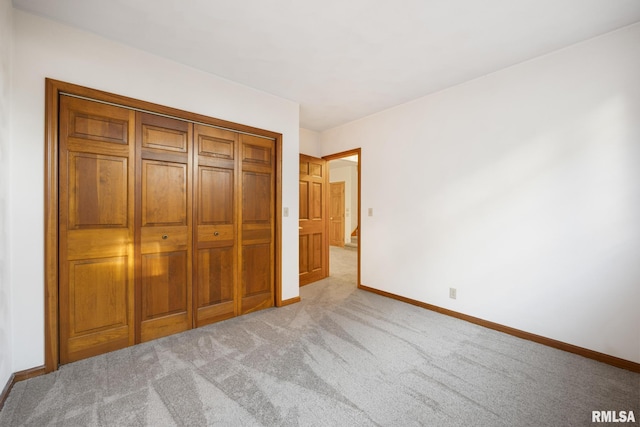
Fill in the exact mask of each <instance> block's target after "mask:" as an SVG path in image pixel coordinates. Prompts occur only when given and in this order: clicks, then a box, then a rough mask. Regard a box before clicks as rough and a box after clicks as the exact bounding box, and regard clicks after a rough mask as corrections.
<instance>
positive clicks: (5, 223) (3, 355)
mask: <svg viewBox="0 0 640 427" xmlns="http://www.w3.org/2000/svg"><path fill="white" fill-rule="evenodd" d="M12 17H13V15H12V7H11V0H0V390H2V389H3V388H4V386H5V384H6V383H7V380H8V379H9V377H10V376H11V373H12V372H13V370H12V366H13V363H12V343H11V315H10V312H11V306H10V304H9V301H10V300H11V287H10V285H9V283H10V282H9V245H8V243H9V238H8V230H9V177H10V175H9V160H8V158H9V140H10V137H11V132H10V116H11V114H10V113H11V92H10V90H11V38H12V21H13V19H12Z"/></svg>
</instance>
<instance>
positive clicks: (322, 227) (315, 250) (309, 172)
mask: <svg viewBox="0 0 640 427" xmlns="http://www.w3.org/2000/svg"><path fill="white" fill-rule="evenodd" d="M327 185H328V184H327V170H326V161H325V160H323V159H319V158H316V157H311V156H307V155H304V154H301V155H300V184H299V188H300V218H299V227H298V228H299V233H298V234H299V236H298V239H299V263H298V266H299V281H300V286H304V285H307V284H309V283H313V282H315V281H317V280H320V279H324V278H325V277H327V274H328V262H329V260H328V241H327V222H326V194H325V192H326V188H327Z"/></svg>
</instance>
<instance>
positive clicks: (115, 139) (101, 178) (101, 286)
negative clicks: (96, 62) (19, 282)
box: [58, 96, 134, 363]
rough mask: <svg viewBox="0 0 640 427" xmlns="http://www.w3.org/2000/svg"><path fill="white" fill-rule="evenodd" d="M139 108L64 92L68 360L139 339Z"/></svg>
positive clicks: (62, 244) (62, 235) (62, 277)
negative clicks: (136, 153)
mask: <svg viewBox="0 0 640 427" xmlns="http://www.w3.org/2000/svg"><path fill="white" fill-rule="evenodd" d="M133 123H134V115H133V113H131V112H130V111H128V110H126V109H123V108H119V107H114V106H110V105H104V104H100V103H96V102H92V101H87V100H81V99H76V98H71V97H67V96H62V97H61V98H60V116H59V125H60V133H59V136H60V146H59V162H60V166H59V170H60V175H59V185H60V187H59V204H60V215H59V224H58V230H59V310H60V337H59V338H60V343H59V344H60V363H69V362H73V361H76V360H79V359H84V358H86V357H91V356H94V355H97V354H101V353H105V352H108V351H112V350H116V349H120V348H123V347H127V346H129V345H131V344H133V343H134V312H133V292H134V256H133V255H134V254H133V246H134V245H133V242H134V228H133V226H134V221H133V219H134V216H133V214H134V187H133V185H134V154H133V153H134V151H133V150H134V141H133V136H134V132H133V129H134V128H133V126H134V124H133Z"/></svg>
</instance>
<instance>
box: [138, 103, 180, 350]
mask: <svg viewBox="0 0 640 427" xmlns="http://www.w3.org/2000/svg"><path fill="white" fill-rule="evenodd" d="M136 126H137V133H138V151H137V161H138V166H139V174H138V183H137V184H138V185H137V187H138V201H137V203H138V211H137V212H138V213H137V219H136V222H137V224H138V227H139V228H138V236H139V237H138V239H139V242H140V244H139V246H138V255H137V257H138V270H137V271H138V276H137V292H136V296H137V298H136V310H137V318H138V324H139V331H138V332H139V340H140V341H141V342H144V341H149V340H152V339H155V338H159V337H163V336H166V335H170V334H174V333H177V332H182V331H185V330H187V329H190V328H191V327H192V303H191V295H192V290H191V283H192V269H191V264H192V259H191V257H192V255H191V254H192V249H191V242H192V221H191V201H192V195H191V191H192V189H191V157H190V155H191V148H190V147H191V143H190V141H191V125H190V124H189V123H187V122H183V121H180V120H176V119H170V118H166V117H160V116H155V115H152V114H146V113H137V123H136Z"/></svg>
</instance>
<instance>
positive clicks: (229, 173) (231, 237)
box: [194, 125, 238, 326]
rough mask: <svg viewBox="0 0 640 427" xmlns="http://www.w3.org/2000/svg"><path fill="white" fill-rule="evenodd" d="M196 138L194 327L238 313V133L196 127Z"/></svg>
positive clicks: (201, 126)
mask: <svg viewBox="0 0 640 427" xmlns="http://www.w3.org/2000/svg"><path fill="white" fill-rule="evenodd" d="M194 140H195V142H194V143H195V147H194V150H195V152H196V153H197V155H196V156H195V160H194V165H195V166H194V167H195V170H196V173H195V182H194V184H195V193H196V196H195V205H194V212H195V213H194V215H195V222H196V227H197V229H196V233H195V239H194V247H195V251H196V256H195V259H194V272H195V277H194V280H195V284H194V304H195V323H196V326H202V325H206V324H209V323H213V322H217V321H220V320H224V319H228V318H230V317H233V316H236V315H237V314H238V307H237V289H236V287H237V276H238V274H237V266H238V254H237V229H236V228H237V219H236V213H237V211H236V201H237V198H236V168H235V164H236V159H237V147H238V134H237V133H235V132H230V131H227V130H223V129H217V128H213V127H209V126H204V125H195V127H194Z"/></svg>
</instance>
